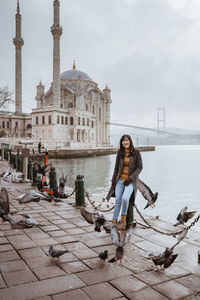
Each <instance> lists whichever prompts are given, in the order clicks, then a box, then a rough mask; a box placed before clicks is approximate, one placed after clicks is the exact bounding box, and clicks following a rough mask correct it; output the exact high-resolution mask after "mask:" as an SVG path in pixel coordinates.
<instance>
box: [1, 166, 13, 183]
mask: <svg viewBox="0 0 200 300" xmlns="http://www.w3.org/2000/svg"><path fill="white" fill-rule="evenodd" d="M11 174H12V171H11V166H9V167H8V168H7V169H6V170H5V171H4V172H3V173H1V174H0V177H3V181H6V182H9V178H8V176H10V175H11Z"/></svg>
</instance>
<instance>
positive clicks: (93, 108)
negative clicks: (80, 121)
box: [92, 105, 95, 115]
mask: <svg viewBox="0 0 200 300" xmlns="http://www.w3.org/2000/svg"><path fill="white" fill-rule="evenodd" d="M92 113H93V115H94V114H95V107H94V105H93V106H92Z"/></svg>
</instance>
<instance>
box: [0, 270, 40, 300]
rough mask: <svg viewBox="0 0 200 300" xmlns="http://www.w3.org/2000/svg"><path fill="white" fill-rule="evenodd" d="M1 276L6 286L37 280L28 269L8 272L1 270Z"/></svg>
mask: <svg viewBox="0 0 200 300" xmlns="http://www.w3.org/2000/svg"><path fill="white" fill-rule="evenodd" d="M2 276H3V278H4V280H5V282H6V284H7V286H12V285H17V284H22V283H26V282H31V281H36V280H37V278H36V277H35V275H34V274H33V273H32V272H31V271H30V270H29V269H27V270H19V271H15V272H9V273H7V272H2ZM14 299H15V298H14Z"/></svg>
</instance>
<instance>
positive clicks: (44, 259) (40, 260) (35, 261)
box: [25, 256, 51, 269]
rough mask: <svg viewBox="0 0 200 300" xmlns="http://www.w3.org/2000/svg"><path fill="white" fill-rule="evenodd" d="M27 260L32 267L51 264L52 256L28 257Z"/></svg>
mask: <svg viewBox="0 0 200 300" xmlns="http://www.w3.org/2000/svg"><path fill="white" fill-rule="evenodd" d="M25 261H26V263H27V265H28V266H29V267H30V268H31V269H34V268H37V267H45V266H50V265H51V261H50V258H49V257H48V256H41V257H33V258H26V259H25Z"/></svg>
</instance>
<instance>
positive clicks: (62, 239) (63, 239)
mask: <svg viewBox="0 0 200 300" xmlns="http://www.w3.org/2000/svg"><path fill="white" fill-rule="evenodd" d="M55 240H56V241H57V242H58V243H60V244H65V243H71V242H76V241H77V239H76V238H75V237H73V236H70V235H67V234H66V236H61V237H56V238H55Z"/></svg>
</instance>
